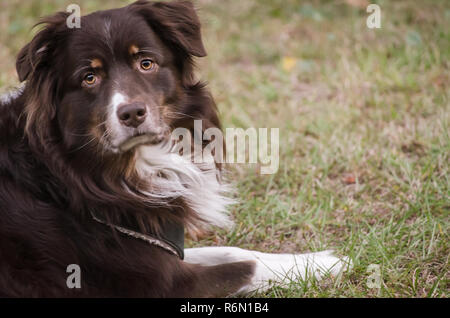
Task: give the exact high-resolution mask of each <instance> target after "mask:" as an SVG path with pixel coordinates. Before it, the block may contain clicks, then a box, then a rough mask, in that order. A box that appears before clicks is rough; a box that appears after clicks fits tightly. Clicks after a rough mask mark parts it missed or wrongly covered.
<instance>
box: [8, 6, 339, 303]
mask: <svg viewBox="0 0 450 318" xmlns="http://www.w3.org/2000/svg"><path fill="white" fill-rule="evenodd" d="M68 17H69V14H68V13H66V12H60V13H57V14H55V15H53V16H51V17H48V18H45V19H44V20H43V21H42V22H41V23H42V24H43V25H44V27H43V28H42V29H41V30H40V31H39V32H38V33H37V34H36V35H35V37H34V38H33V39H32V40H31V41H30V42H29V43H28V44H27V45H25V47H24V48H23V49H22V50H21V51H20V52H19V54H18V57H17V63H16V69H17V73H18V77H19V80H20V82H22V85H21V86H20V87H19V88H18V89H17V90H16V91H13V92H11V93H9V94H8V95H5V96H3V97H2V99H1V104H0V110H1V115H0V132H1V133H0V140H1V142H0V296H2V297H225V296H230V295H243V294H244V295H246V294H249V293H253V292H264V291H266V290H267V289H268V288H270V287H271V286H272V284H279V285H283V284H287V282H289V281H292V280H294V281H295V280H301V279H305V278H306V277H307V276H308V275H312V276H315V277H317V278H320V277H322V276H324V275H326V274H327V273H330V274H332V275H337V274H338V273H340V272H341V271H343V270H345V269H346V268H347V267H348V266H347V265H348V259H346V258H338V257H336V256H333V253H332V252H331V251H324V252H318V253H310V254H267V253H262V252H256V251H249V250H244V249H241V248H238V247H202V248H188V249H184V235H185V233H190V234H191V236H195V235H199V234H200V233H204V232H206V231H211V230H213V229H214V227H223V228H226V227H230V226H232V221H231V219H230V216H229V215H228V213H227V205H228V204H230V203H231V201H232V200H230V199H229V198H228V197H227V193H226V183H225V182H224V181H223V180H222V178H221V177H220V176H221V174H222V170H223V167H222V165H221V164H220V163H215V162H212V163H206V164H196V163H195V162H193V161H192V160H190V158H189V157H186V156H184V155H183V154H182V153H180V152H174V151H172V144H173V143H171V142H170V141H169V138H170V135H171V132H173V131H174V130H175V129H177V128H184V129H187V130H188V131H190V132H192V133H194V123H193V122H194V120H201V122H202V130H206V129H208V128H211V127H213V128H218V129H220V128H221V123H220V120H219V117H218V111H217V108H216V105H215V103H214V99H213V97H212V96H211V94H210V92H209V91H208V89H207V87H206V84H204V83H203V82H201V81H198V80H196V79H195V76H194V58H197V57H204V56H206V51H205V48H204V45H203V43H202V38H201V30H200V27H201V25H200V22H199V18H198V16H197V14H196V11H195V8H194V6H193V5H192V3H190V2H187V1H178V2H148V1H143V0H140V1H137V2H135V3H132V4H130V5H128V6H126V7H123V8H119V9H112V10H106V11H97V12H94V13H92V14H89V15H86V16H83V17H81V21H80V22H81V24H80V27H79V28H76V27H75V28H71V27H69V26H68V24H67V23H66V22H67V19H68ZM71 265H76V266H77V268H79V274H80V281H79V286H76V287H73V286H70V284H69V279H68V276H69V272H68V268H69V267H70V266H71Z"/></svg>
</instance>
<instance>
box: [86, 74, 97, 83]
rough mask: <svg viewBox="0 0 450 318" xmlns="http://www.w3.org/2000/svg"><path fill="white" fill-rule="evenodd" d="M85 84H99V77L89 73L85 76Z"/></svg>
mask: <svg viewBox="0 0 450 318" xmlns="http://www.w3.org/2000/svg"><path fill="white" fill-rule="evenodd" d="M83 82H84V83H86V84H87V85H94V84H95V82H97V77H96V76H95V75H94V73H88V74H86V75H85V76H84V79H83Z"/></svg>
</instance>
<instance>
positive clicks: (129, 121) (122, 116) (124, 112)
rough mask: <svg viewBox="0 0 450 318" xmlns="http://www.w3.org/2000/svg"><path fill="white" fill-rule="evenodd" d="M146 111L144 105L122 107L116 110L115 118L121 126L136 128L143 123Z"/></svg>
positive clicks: (136, 104) (132, 104)
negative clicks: (117, 118)
mask: <svg viewBox="0 0 450 318" xmlns="http://www.w3.org/2000/svg"><path fill="white" fill-rule="evenodd" d="M146 116H147V109H146V107H145V104H144V103H131V104H127V105H122V106H120V107H119V109H118V110H117V117H119V121H120V122H121V123H122V125H125V126H127V127H134V128H137V127H138V126H139V125H140V124H142V123H143V122H144V121H145V117H146Z"/></svg>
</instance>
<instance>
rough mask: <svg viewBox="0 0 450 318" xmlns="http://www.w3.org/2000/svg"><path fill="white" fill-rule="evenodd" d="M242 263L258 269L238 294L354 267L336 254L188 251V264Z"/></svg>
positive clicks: (226, 249) (225, 249)
mask: <svg viewBox="0 0 450 318" xmlns="http://www.w3.org/2000/svg"><path fill="white" fill-rule="evenodd" d="M239 261H253V262H254V263H255V269H254V273H253V276H252V278H251V280H250V282H249V283H248V284H247V285H245V286H243V287H242V288H241V289H240V290H239V291H238V292H237V294H246V293H251V292H255V291H258V292H263V291H265V290H267V289H268V288H270V286H271V284H277V285H284V284H287V283H289V282H290V281H298V280H302V279H307V278H308V277H312V276H314V277H315V278H316V279H320V278H321V277H323V276H324V275H326V274H330V275H332V276H336V275H338V274H339V273H340V272H341V271H343V270H346V269H347V268H349V266H351V263H350V262H349V260H348V258H347V257H345V258H342V259H339V258H337V257H336V256H333V251H323V252H318V253H309V254H268V253H261V252H256V251H249V250H244V249H241V248H237V247H201V248H190V249H186V250H185V262H187V263H192V264H202V265H209V266H215V265H219V264H226V263H231V262H239Z"/></svg>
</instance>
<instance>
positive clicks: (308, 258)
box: [302, 250, 353, 279]
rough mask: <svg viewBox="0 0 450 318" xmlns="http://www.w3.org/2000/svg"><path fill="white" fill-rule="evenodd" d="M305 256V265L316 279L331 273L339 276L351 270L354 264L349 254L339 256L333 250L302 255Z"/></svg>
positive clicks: (332, 275) (333, 275)
mask: <svg viewBox="0 0 450 318" xmlns="http://www.w3.org/2000/svg"><path fill="white" fill-rule="evenodd" d="M302 256H303V257H305V266H306V268H307V272H308V274H313V275H314V276H315V278H316V279H320V278H322V277H324V276H327V275H330V276H331V277H337V276H338V275H340V274H342V273H343V272H345V271H349V270H351V268H352V266H353V264H352V261H351V260H350V258H349V257H348V256H345V257H341V258H339V257H337V256H335V255H334V251H333V250H326V251H322V252H316V253H310V254H306V255H302Z"/></svg>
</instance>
